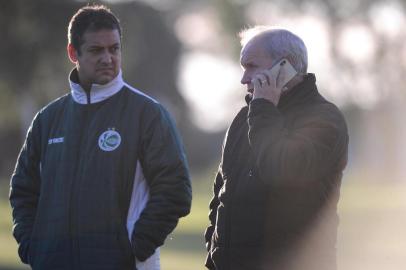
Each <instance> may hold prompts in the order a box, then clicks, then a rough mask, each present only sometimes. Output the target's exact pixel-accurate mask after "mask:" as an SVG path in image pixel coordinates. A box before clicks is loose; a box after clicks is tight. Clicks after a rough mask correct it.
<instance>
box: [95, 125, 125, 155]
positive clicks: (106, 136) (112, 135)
mask: <svg viewBox="0 0 406 270" xmlns="http://www.w3.org/2000/svg"><path fill="white" fill-rule="evenodd" d="M120 143H121V136H120V134H119V133H118V132H117V131H115V130H114V129H109V130H106V131H105V132H103V133H102V134H101V135H100V137H99V147H100V149H101V150H103V151H107V152H110V151H113V150H115V149H117V147H118V146H119V145H120Z"/></svg>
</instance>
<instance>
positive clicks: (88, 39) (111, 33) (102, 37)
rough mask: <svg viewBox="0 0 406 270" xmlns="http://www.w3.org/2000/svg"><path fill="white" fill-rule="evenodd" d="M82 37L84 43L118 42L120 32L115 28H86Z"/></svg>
mask: <svg viewBox="0 0 406 270" xmlns="http://www.w3.org/2000/svg"><path fill="white" fill-rule="evenodd" d="M82 38H83V41H84V43H100V42H101V43H120V34H119V32H118V30H117V29H100V30H95V31H89V30H88V31H86V32H85V33H84V34H83V37H82Z"/></svg>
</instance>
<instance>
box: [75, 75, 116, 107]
mask: <svg viewBox="0 0 406 270" xmlns="http://www.w3.org/2000/svg"><path fill="white" fill-rule="evenodd" d="M69 84H70V89H71V95H72V98H73V100H74V101H75V102H77V103H79V104H88V103H97V102H100V101H103V100H105V99H107V98H109V97H111V96H112V95H114V94H115V93H117V92H118V91H120V90H121V88H123V86H124V81H123V77H122V73H121V70H120V72H119V73H118V75H117V77H115V78H114V79H113V80H111V81H110V82H109V83H107V84H103V85H100V84H92V87H91V88H90V95H89V97H90V102H88V94H87V93H86V91H85V90H84V89H83V88H82V86H81V85H80V84H79V79H78V71H77V69H76V68H74V69H73V70H72V71H71V73H70V74H69Z"/></svg>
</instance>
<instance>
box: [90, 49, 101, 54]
mask: <svg viewBox="0 0 406 270" xmlns="http://www.w3.org/2000/svg"><path fill="white" fill-rule="evenodd" d="M89 52H91V53H98V52H100V49H99V48H91V49H89Z"/></svg>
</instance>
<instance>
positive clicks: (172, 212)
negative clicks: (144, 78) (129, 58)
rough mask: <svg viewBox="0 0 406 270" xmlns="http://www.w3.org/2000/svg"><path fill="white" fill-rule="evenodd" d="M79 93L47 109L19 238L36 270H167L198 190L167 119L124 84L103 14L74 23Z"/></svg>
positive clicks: (27, 181) (86, 13) (20, 198)
mask: <svg viewBox="0 0 406 270" xmlns="http://www.w3.org/2000/svg"><path fill="white" fill-rule="evenodd" d="M68 39H69V44H68V47H67V50H68V55H69V58H70V60H71V61H72V62H73V63H74V64H75V66H76V67H75V68H74V69H73V70H72V72H71V73H70V76H69V82H70V93H69V94H66V95H64V96H62V97H60V98H58V99H57V100H55V101H53V102H51V103H50V104H49V105H47V106H46V107H44V108H43V109H41V110H40V111H39V112H38V113H37V115H36V116H35V118H34V120H33V122H32V124H31V126H30V128H29V130H28V133H27V137H26V141H25V143H24V145H23V147H22V150H21V152H20V155H19V157H18V161H17V165H16V168H15V171H14V173H13V176H12V178H11V189H10V203H11V206H12V209H13V222H14V228H13V234H14V237H15V238H16V240H17V242H18V244H19V249H18V252H19V255H20V258H21V260H22V261H23V262H24V263H27V264H29V265H30V266H31V267H32V268H33V269H41V270H46V269H53V270H55V269H66V270H72V269H86V270H91V269H95V270H96V269H111V270H113V269H117V270H119V269H120V270H121V269H131V270H133V269H139V270H140V269H153V270H155V269H159V268H160V265H159V246H161V245H162V244H163V243H164V240H165V238H166V237H167V235H168V234H169V233H170V232H172V230H173V229H174V228H175V227H176V225H177V222H178V219H179V218H180V217H183V216H185V215H187V214H188V213H189V211H190V206H191V196H192V194H191V185H190V177H189V171H188V166H187V161H186V156H185V154H184V150H183V146H182V143H181V141H180V138H179V136H178V134H177V131H176V127H175V124H174V122H173V121H172V119H171V117H170V115H169V114H168V112H167V111H166V110H165V109H164V108H163V107H162V105H160V104H159V103H158V102H157V101H156V100H153V99H152V98H150V97H148V96H147V95H145V94H144V93H142V92H141V91H139V90H137V89H135V88H133V87H131V86H130V85H128V84H127V83H125V82H124V80H123V78H122V73H121V46H122V45H121V27H120V23H119V21H118V19H117V18H116V16H114V14H113V13H112V12H111V11H110V10H109V9H108V8H106V7H104V6H87V7H83V8H81V9H80V10H79V11H78V12H77V13H76V14H75V15H74V16H73V17H72V19H71V21H70V24H69V28H68Z"/></svg>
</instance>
